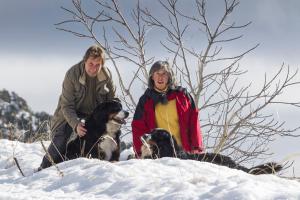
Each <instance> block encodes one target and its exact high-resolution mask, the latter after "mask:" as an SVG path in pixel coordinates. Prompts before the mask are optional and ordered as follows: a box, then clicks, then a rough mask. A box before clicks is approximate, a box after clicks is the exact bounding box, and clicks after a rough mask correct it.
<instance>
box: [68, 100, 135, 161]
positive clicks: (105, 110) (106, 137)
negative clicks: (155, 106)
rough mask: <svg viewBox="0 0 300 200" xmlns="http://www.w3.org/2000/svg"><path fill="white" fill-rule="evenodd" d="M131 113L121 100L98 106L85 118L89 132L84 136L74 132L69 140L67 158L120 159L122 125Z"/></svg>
mask: <svg viewBox="0 0 300 200" xmlns="http://www.w3.org/2000/svg"><path fill="white" fill-rule="evenodd" d="M128 115H129V113H128V112H127V111H124V110H123V109H122V104H121V103H120V102H119V101H108V102H104V103H101V104H100V105H98V106H97V107H96V109H95V110H94V111H93V113H92V114H91V116H89V117H88V118H87V119H86V120H85V128H86V129H87V133H86V135H85V136H83V137H79V136H77V134H74V137H73V138H72V137H71V139H70V140H69V142H68V144H67V150H66V155H65V156H66V159H75V158H78V157H89V158H98V159H101V160H107V161H118V160H119V157H120V135H121V130H120V129H121V126H122V125H123V124H125V119H126V118H127V117H128Z"/></svg>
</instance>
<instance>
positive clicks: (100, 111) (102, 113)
mask: <svg viewBox="0 0 300 200" xmlns="http://www.w3.org/2000/svg"><path fill="white" fill-rule="evenodd" d="M106 109H107V103H101V104H99V105H98V106H97V107H96V108H95V110H94V111H93V114H92V118H93V119H94V120H96V121H103V120H105V117H107V114H106V113H107V111H106Z"/></svg>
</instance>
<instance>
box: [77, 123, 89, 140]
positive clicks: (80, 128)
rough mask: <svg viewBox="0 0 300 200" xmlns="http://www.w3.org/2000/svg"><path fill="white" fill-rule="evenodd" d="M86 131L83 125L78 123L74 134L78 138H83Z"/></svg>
mask: <svg viewBox="0 0 300 200" xmlns="http://www.w3.org/2000/svg"><path fill="white" fill-rule="evenodd" d="M86 131H87V130H86V129H85V128H84V123H82V122H79V123H78V124H77V127H76V133H77V135H78V136H79V137H83V136H85V134H86Z"/></svg>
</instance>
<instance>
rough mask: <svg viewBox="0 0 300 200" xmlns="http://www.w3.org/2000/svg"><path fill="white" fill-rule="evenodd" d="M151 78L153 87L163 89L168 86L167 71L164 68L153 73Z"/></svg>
mask: <svg viewBox="0 0 300 200" xmlns="http://www.w3.org/2000/svg"><path fill="white" fill-rule="evenodd" d="M152 80H153V82H154V87H155V88H156V89H157V90H160V91H164V90H165V89H166V88H167V87H168V80H169V75H168V72H167V71H165V70H164V69H160V70H158V71H156V72H154V73H153V75H152Z"/></svg>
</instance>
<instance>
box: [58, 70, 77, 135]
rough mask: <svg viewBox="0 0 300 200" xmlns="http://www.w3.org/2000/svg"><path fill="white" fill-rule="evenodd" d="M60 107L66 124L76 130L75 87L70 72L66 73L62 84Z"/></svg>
mask: <svg viewBox="0 0 300 200" xmlns="http://www.w3.org/2000/svg"><path fill="white" fill-rule="evenodd" d="M61 109H62V113H63V115H64V117H65V119H66V120H67V122H68V124H69V125H70V126H71V127H72V129H73V130H74V131H75V132H76V127H77V125H78V124H79V122H80V121H79V120H78V119H77V114H76V110H75V89H74V83H73V82H72V80H71V79H70V74H69V73H67V74H66V76H65V78H64V81H63V86H62V94H61Z"/></svg>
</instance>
